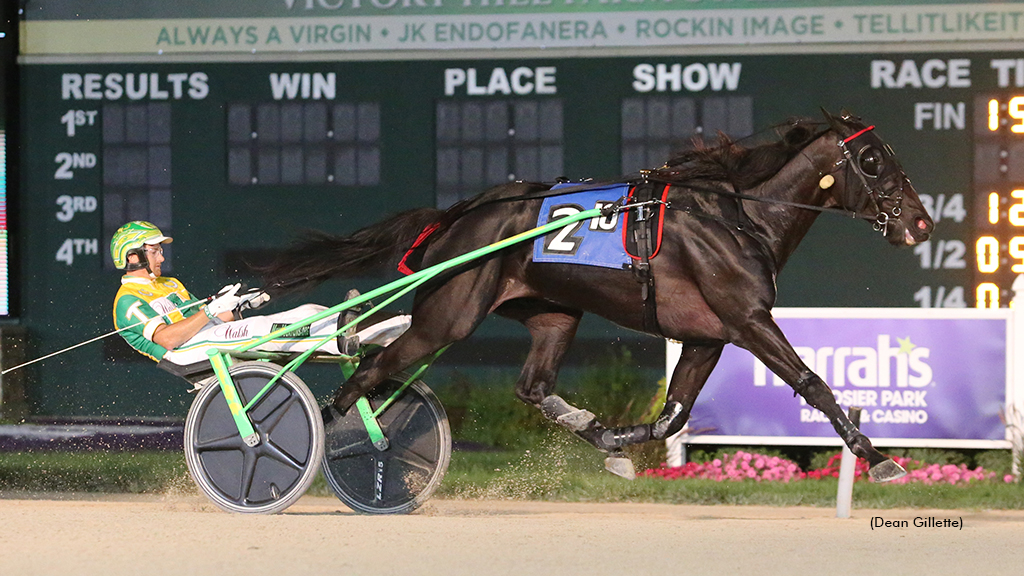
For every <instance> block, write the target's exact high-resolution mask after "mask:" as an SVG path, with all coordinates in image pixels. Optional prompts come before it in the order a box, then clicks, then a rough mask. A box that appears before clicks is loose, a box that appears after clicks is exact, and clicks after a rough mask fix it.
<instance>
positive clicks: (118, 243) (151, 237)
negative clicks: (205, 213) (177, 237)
mask: <svg viewBox="0 0 1024 576" xmlns="http://www.w3.org/2000/svg"><path fill="white" fill-rule="evenodd" d="M173 241H174V239H173V238H171V237H169V236H164V235H163V232H161V231H160V229H159V228H157V227H156V225H154V224H152V223H150V222H145V221H143V220H135V221H134V222H129V223H127V224H125V225H124V226H121V227H120V228H118V229H117V232H114V237H113V238H111V239H110V256H111V257H112V258H113V259H114V266H116V267H117V268H118V269H122V270H125V271H127V272H132V271H135V270H141V269H143V268H149V260H147V259H146V255H145V254H144V253H143V247H144V246H146V245H153V244H166V243H168V242H173ZM133 252H134V253H136V254H138V256H139V261H138V262H137V263H131V264H130V263H129V262H128V255H129V254H132V253H133Z"/></svg>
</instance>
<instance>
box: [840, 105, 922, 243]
mask: <svg viewBox="0 0 1024 576" xmlns="http://www.w3.org/2000/svg"><path fill="white" fill-rule="evenodd" d="M874 129H875V127H874V125H872V126H868V127H867V128H863V129H861V130H858V131H857V132H854V133H853V134H851V135H849V136H847V137H846V138H841V139H840V140H839V142H838V146H839V147H840V148H841V149H842V151H843V158H842V159H840V160H839V161H837V162H836V163H835V169H837V170H838V169H839V168H842V167H843V166H844V165H845V166H846V168H847V170H849V169H852V170H853V173H854V174H856V175H857V178H858V179H859V180H860V183H861V185H862V186H863V187H864V191H865V192H866V193H867V195H868V197H869V198H870V199H871V201H872V202H874V203H875V208H876V209H877V210H878V213H877V214H876V215H875V216H874V217H873V218H872V217H871V216H862V217H863V218H864V219H865V220H873V224H872V228H874V229H875V231H877V232H881V233H882V234H883V235H884V234H885V233H886V232H887V229H888V226H889V221H890V220H895V219H897V218H899V216H900V214H902V213H903V186H904V185H905V183H906V182H908V181H909V179H908V178H907V175H906V173H904V172H903V168H901V167H900V165H899V162H897V161H896V157H895V154H894V153H893V150H892V148H891V147H890V146H889V145H888V144H882V146H881V148H879V147H878V146H877V145H875V144H874V143H867V144H865V145H863V146H861V147H859V148H857V149H856V150H854V149H852V148H851V145H850V143H851V142H853V140H855V139H856V138H858V137H859V136H862V135H864V134H867V133H868V132H870V131H872V130H874ZM887 159H888V160H889V161H890V162H892V164H893V168H889V167H888V166H887V165H886V164H887V163H886V160H887ZM886 200H891V201H892V207H891V208H890V209H889V210H885V209H884V208H883V206H884V203H885V201H886Z"/></svg>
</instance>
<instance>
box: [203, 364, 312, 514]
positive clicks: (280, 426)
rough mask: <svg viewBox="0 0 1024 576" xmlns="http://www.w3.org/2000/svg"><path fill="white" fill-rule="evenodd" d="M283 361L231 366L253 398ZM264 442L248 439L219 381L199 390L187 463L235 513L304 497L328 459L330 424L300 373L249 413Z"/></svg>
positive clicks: (270, 509)
mask: <svg viewBox="0 0 1024 576" xmlns="http://www.w3.org/2000/svg"><path fill="white" fill-rule="evenodd" d="M280 369H281V367H280V366H277V365H274V364H271V363H269V362H240V363H238V364H235V365H234V366H232V367H231V368H230V369H229V370H228V372H229V373H230V374H231V379H232V380H233V381H234V383H235V387H236V388H237V389H238V393H239V396H240V398H239V400H240V401H241V403H242V405H243V406H244V405H246V404H247V403H248V402H249V400H250V399H251V398H254V397H255V396H256V394H257V393H259V391H260V390H262V389H263V387H264V386H266V384H267V382H269V381H270V379H271V378H273V377H274V375H276V374H277V373H278V371H280ZM249 415H250V419H251V420H252V424H253V427H254V428H255V430H256V432H257V433H258V434H259V437H260V443H259V444H258V445H256V446H248V445H246V444H245V442H243V441H242V437H241V436H239V434H238V428H237V427H236V426H235V421H234V419H233V418H232V417H231V412H230V411H229V410H228V404H227V401H226V400H225V399H224V394H223V392H222V391H221V388H220V385H219V384H218V383H217V381H216V380H213V382H211V383H209V384H207V385H206V386H205V387H204V388H203V389H202V390H200V391H199V393H198V394H196V398H195V400H194V401H193V402H192V408H190V409H189V412H188V417H187V418H186V419H185V462H186V463H187V464H188V471H189V473H190V474H191V475H192V479H193V480H195V483H196V484H197V485H199V489H200V490H202V491H203V493H204V494H206V496H207V497H209V498H210V500H213V502H214V504H216V505H217V506H220V507H221V508H223V509H224V510H227V511H229V512H245V513H254V514H274V513H276V512H281V511H282V510H284V509H285V508H287V507H288V506H291V505H292V504H293V503H295V501H296V500H298V499H299V498H300V497H301V496H302V495H303V494H304V493H305V492H306V489H307V488H309V485H310V483H312V482H313V478H315V477H316V473H317V469H318V466H317V464H318V463H319V462H320V460H321V459H322V458H323V445H324V425H323V420H322V419H321V416H320V409H319V407H318V406H317V402H316V399H315V398H314V397H313V394H312V393H310V391H309V389H308V388H306V385H305V384H304V383H303V382H302V380H301V379H299V377H298V376H296V375H295V374H293V373H291V372H289V373H287V374H285V375H284V376H282V377H281V378H280V379H279V380H278V381H277V382H275V383H274V386H273V387H272V388H271V389H270V390H269V391H268V392H267V394H266V395H265V396H264V397H263V398H262V399H261V400H260V401H259V403H257V404H256V406H254V407H253V409H252V411H250V412H249Z"/></svg>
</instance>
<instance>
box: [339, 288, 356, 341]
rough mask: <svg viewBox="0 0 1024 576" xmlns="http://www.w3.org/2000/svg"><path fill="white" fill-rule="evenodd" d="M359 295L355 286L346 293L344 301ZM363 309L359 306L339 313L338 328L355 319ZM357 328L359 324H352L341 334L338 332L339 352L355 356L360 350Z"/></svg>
mask: <svg viewBox="0 0 1024 576" xmlns="http://www.w3.org/2000/svg"><path fill="white" fill-rule="evenodd" d="M358 297H359V290H356V289H355V288H353V289H351V290H349V291H348V292H347V293H346V294H345V299H344V300H343V302H348V301H349V300H351V299H353V298H358ZM361 311H362V306H357V307H355V308H349V309H348V310H345V311H344V312H342V313H341V314H338V328H341V327H342V326H344V325H346V324H348V323H349V322H351V321H353V320H355V319H356V318H357V317H358V316H359V314H360V312H361ZM357 328H358V327H357V326H352V327H351V328H349V329H348V330H345V331H344V332H342V333H341V334H338V352H340V353H341V354H344V355H345V356H355V355H356V353H357V352H359V337H358V336H356V332H357V331H358V330H357Z"/></svg>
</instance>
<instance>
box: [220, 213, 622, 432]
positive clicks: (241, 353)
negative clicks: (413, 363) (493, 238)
mask: <svg viewBox="0 0 1024 576" xmlns="http://www.w3.org/2000/svg"><path fill="white" fill-rule="evenodd" d="M600 216H602V209H601V208H593V209H590V210H584V211H582V212H579V213H577V214H573V215H571V216H565V217H563V218H559V219H558V220H555V221H552V222H549V223H547V224H545V225H543V226H538V227H536V228H533V229H530V230H527V231H525V232H522V233H519V234H516V235H514V236H510V237H508V238H505V239H504V240H499V241H498V242H495V243H493V244H489V245H487V246H484V247H482V248H477V249H476V250H473V251H472V252H468V253H466V254H463V255H462V256H457V257H455V258H452V259H450V260H445V261H444V262H441V263H439V264H435V265H434V266H431V267H429V268H426V269H423V270H420V271H419V272H416V273H413V274H410V275H409V276H406V277H405V278H399V279H398V280H395V281H394V282H391V283H388V284H385V285H384V286H381V287H380V288H377V289H375V290H371V291H370V292H367V293H366V294H362V295H360V296H358V297H356V298H353V299H351V300H346V301H345V302H342V303H341V304H338V305H336V306H333V307H331V308H328V309H326V310H324V311H322V312H319V313H317V314H314V315H313V316H310V317H309V318H306V319H305V320H300V321H299V322H295V323H294V324H290V325H288V326H285V327H284V328H280V329H278V330H275V331H274V332H271V333H270V334H267V335H266V336H264V337H263V338H260V339H259V340H256V341H254V342H250V343H248V344H244V345H242V346H238V347H235V348H218V349H214V350H210V351H209V352H208V355H209V357H210V364H211V365H212V367H213V371H214V374H216V376H217V381H218V383H219V384H220V387H221V390H222V391H223V393H224V398H225V399H226V400H227V403H228V408H229V410H230V411H231V416H232V417H233V418H234V421H235V425H236V426H237V427H238V433H239V434H240V435H241V436H242V439H243V441H244V442H245V443H246V444H247V445H249V446H256V445H257V444H259V442H260V438H259V434H257V433H256V431H255V429H254V428H253V426H252V422H250V420H249V416H248V414H249V411H250V410H252V409H253V407H255V406H256V404H257V403H259V401H260V400H261V399H262V398H263V397H264V396H265V395H266V394H267V392H269V391H270V389H271V388H272V387H273V386H274V384H275V383H276V382H277V380H278V379H280V378H281V376H283V375H284V374H285V373H286V372H291V371H295V370H296V369H298V367H299V366H301V365H302V364H303V363H304V362H305V361H306V360H308V359H309V358H310V357H311V356H313V355H314V353H315V352H316V350H317V349H319V348H320V346H322V345H324V344H326V343H327V342H330V341H331V340H332V339H334V338H337V337H338V335H340V334H342V333H343V332H345V331H346V330H348V329H350V328H352V327H353V326H355V325H356V324H358V323H359V322H360V321H362V320H364V319H366V318H368V317H369V316H370V315H371V314H373V313H374V312H376V311H377V310H379V309H381V308H383V307H385V306H387V305H389V304H391V303H392V302H394V301H396V300H398V299H399V298H401V297H402V296H404V295H406V294H408V293H409V292H411V291H413V290H415V289H416V288H418V287H419V286H421V285H422V284H424V283H426V282H427V281H429V280H431V279H433V278H435V277H436V276H438V275H439V274H441V273H443V272H445V271H447V270H451V269H452V268H455V267H457V266H461V265H463V264H466V263H467V262H472V261H473V260H476V259H478V258H481V257H483V256H486V255H488V254H491V253H494V252H497V251H499V250H503V249H505V248H508V247H509V246H513V245H515V244H519V243H521V242H525V241H527V240H531V239H533V238H536V237H538V236H543V235H545V234H548V233H550V232H553V231H555V230H558V229H560V228H564V227H565V226H568V225H570V224H575V223H576V222H579V221H581V220H588V219H590V218H596V217H600ZM389 294H390V296H388V295H389ZM383 296H387V298H386V299H385V300H383V301H382V302H380V303H379V304H377V305H374V306H372V307H371V308H370V309H369V310H366V311H364V312H363V313H361V314H360V315H359V316H357V317H356V318H355V319H353V320H352V321H351V322H348V323H347V324H345V325H344V326H342V327H340V328H338V330H336V331H335V332H334V333H333V334H330V335H328V336H326V337H324V338H323V339H322V340H320V341H319V342H317V343H316V345H315V346H313V347H311V348H310V349H309V350H307V351H305V352H302V353H301V354H299V355H298V356H295V357H294V358H292V357H291V355H290V354H287V353H282V352H263V351H259V350H256V348H258V347H259V346H261V345H263V344H265V343H266V342H269V341H271V340H273V339H274V338H277V337H279V336H281V335H283V334H287V333H289V332H291V331H293V330H296V329H299V328H303V327H305V326H309V325H310V324H312V323H314V322H316V321H318V320H322V319H323V318H326V317H328V316H331V315H333V314H337V313H339V312H342V311H344V310H348V309H349V308H353V307H355V306H359V305H360V304H363V303H364V302H368V301H370V300H371V299H373V298H378V297H383ZM446 349H447V347H445V348H442V349H441V350H438V351H437V352H436V353H434V354H433V355H431V356H429V357H425V358H424V359H422V360H421V361H420V363H419V366H418V367H417V369H416V370H414V371H413V372H412V373H411V374H410V375H409V376H408V377H407V378H406V379H405V381H404V383H403V384H402V386H400V387H399V389H398V390H396V391H395V393H394V394H392V395H391V397H390V398H388V399H387V400H386V401H385V402H384V403H383V404H381V405H380V406H379V407H378V408H377V409H376V410H372V409H371V407H370V403H369V401H368V400H367V399H366V398H365V397H361V398H360V399H359V400H358V401H357V402H356V409H357V410H358V411H359V415H360V417H361V418H362V421H363V424H364V425H365V426H366V431H367V433H368V434H369V436H370V440H371V442H373V445H374V446H375V447H376V448H377V449H378V450H386V449H387V447H388V441H387V438H385V437H384V433H383V431H382V430H381V427H380V425H379V424H378V422H377V417H378V416H380V415H381V414H382V413H383V412H384V410H386V409H387V408H388V406H390V405H391V403H392V402H393V401H394V400H395V399H397V398H398V396H400V395H401V393H402V391H404V390H405V388H406V387H408V386H409V385H410V384H411V383H412V382H414V381H415V380H416V379H417V378H419V377H420V376H421V375H422V374H423V372H425V371H426V369H427V368H428V367H429V366H430V365H431V364H432V363H433V362H434V360H436V359H437V358H438V357H439V356H440V355H441V354H442V353H443V352H444V351H445V350H446ZM289 358H290V359H289ZM320 358H321V357H318V359H320ZM359 358H360V355H359V354H356V355H354V356H347V355H344V354H342V355H339V356H337V357H333V356H332V357H330V360H326V361H330V362H335V361H336V362H338V364H339V365H340V367H341V370H342V373H343V374H344V376H345V378H346V379H348V378H349V377H350V376H352V374H353V373H355V370H356V368H358V366H359ZM235 359H238V360H263V361H270V360H287V362H286V363H285V364H284V366H283V367H282V368H281V370H280V371H279V372H278V373H277V374H276V375H275V376H274V377H273V378H271V379H270V381H269V382H267V384H266V385H265V386H264V387H263V388H262V389H261V390H260V391H259V392H258V393H257V394H256V395H255V396H253V397H252V398H251V399H250V400H249V402H248V403H246V404H245V405H244V406H243V405H242V403H241V401H240V400H239V396H238V392H237V390H236V388H235V384H234V382H233V381H232V380H231V375H230V374H229V372H228V369H229V367H230V366H231V364H232V363H233V362H234V360H235Z"/></svg>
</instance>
